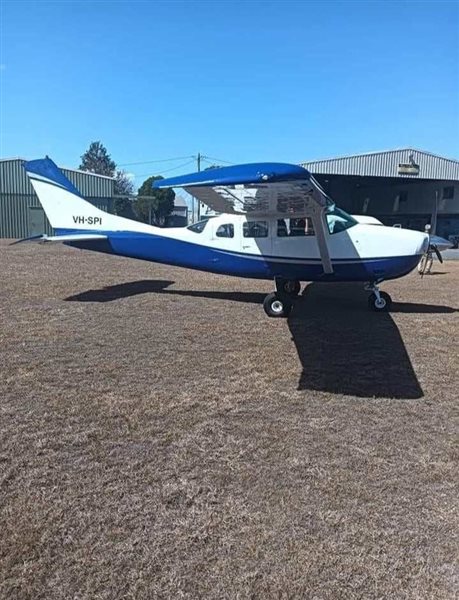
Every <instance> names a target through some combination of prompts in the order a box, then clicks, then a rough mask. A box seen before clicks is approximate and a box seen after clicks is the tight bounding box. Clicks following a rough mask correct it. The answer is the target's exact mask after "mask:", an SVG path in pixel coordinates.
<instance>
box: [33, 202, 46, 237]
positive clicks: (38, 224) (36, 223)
mask: <svg viewBox="0 0 459 600" xmlns="http://www.w3.org/2000/svg"><path fill="white" fill-rule="evenodd" d="M44 232H45V211H44V210H43V209H42V208H41V206H29V236H33V235H41V234H43V233H44Z"/></svg>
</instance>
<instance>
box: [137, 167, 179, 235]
mask: <svg viewBox="0 0 459 600" xmlns="http://www.w3.org/2000/svg"><path fill="white" fill-rule="evenodd" d="M158 179H163V177H161V176H157V177H149V178H148V179H146V180H145V181H144V182H143V183H142V185H141V186H140V188H139V192H138V197H137V198H136V200H135V205H134V210H135V212H136V214H137V216H138V218H139V220H140V221H143V222H144V223H152V224H155V225H160V226H162V225H164V222H165V219H166V217H167V216H168V215H170V214H171V212H172V211H173V210H174V198H175V192H174V190H172V189H166V190H158V189H154V188H153V182H154V181H156V180H158Z"/></svg>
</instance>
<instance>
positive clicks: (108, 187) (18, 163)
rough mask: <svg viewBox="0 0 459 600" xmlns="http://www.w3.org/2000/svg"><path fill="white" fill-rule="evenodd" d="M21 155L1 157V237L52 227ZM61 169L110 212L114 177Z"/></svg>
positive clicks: (91, 199) (94, 200) (25, 234)
mask: <svg viewBox="0 0 459 600" xmlns="http://www.w3.org/2000/svg"><path fill="white" fill-rule="evenodd" d="M23 162H24V159H22V158H11V159H0V237H2V238H23V237H28V236H32V235H39V234H41V233H47V234H52V229H51V227H50V224H49V222H48V219H47V218H46V216H45V213H44V211H43V209H42V207H41V204H40V202H39V201H38V198H37V196H36V194H35V192H34V190H33V187H32V186H31V184H30V182H29V178H28V177H27V175H26V173H25V171H24V169H23V167H22V163H23ZM62 172H63V173H64V175H65V176H66V177H68V178H69V179H70V181H71V182H72V183H73V184H74V185H75V187H76V188H77V189H78V190H79V191H80V192H81V194H82V195H83V196H84V197H85V198H86V199H87V200H89V201H90V202H92V203H93V204H95V205H96V206H97V207H98V208H100V209H101V210H105V211H108V212H111V210H112V206H113V193H114V179H112V178H111V177H105V176H104V175H95V174H94V173H87V172H85V171H78V170H74V169H62Z"/></svg>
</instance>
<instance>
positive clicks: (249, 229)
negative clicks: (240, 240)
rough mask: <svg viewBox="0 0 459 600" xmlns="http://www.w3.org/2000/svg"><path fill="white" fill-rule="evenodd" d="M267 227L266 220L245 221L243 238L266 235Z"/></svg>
mask: <svg viewBox="0 0 459 600" xmlns="http://www.w3.org/2000/svg"><path fill="white" fill-rule="evenodd" d="M268 233H269V227H268V223H267V222H266V221H245V223H244V225H243V228H242V234H243V236H244V237H245V238H263V237H268Z"/></svg>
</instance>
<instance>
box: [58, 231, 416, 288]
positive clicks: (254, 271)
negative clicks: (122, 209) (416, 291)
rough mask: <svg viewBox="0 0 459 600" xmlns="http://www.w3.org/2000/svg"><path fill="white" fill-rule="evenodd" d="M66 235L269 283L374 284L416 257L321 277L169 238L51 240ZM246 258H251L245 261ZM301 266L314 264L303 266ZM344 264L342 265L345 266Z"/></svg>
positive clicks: (84, 245) (318, 267)
mask: <svg viewBox="0 0 459 600" xmlns="http://www.w3.org/2000/svg"><path fill="white" fill-rule="evenodd" d="M72 233H101V234H104V235H107V236H108V242H107V240H103V241H104V242H106V243H104V244H98V243H94V242H90V241H87V242H67V243H66V244H67V245H69V246H73V247H76V248H80V249H85V250H95V251H99V252H112V253H113V254H119V255H121V256H128V257H131V258H138V259H141V260H148V261H152V262H158V263H163V264H167V265H174V266H179V267H186V268H189V269H197V270H200V271H209V272H212V273H219V274H222V275H234V276H237V277H249V278H253V279H273V278H274V277H284V278H286V279H297V280H299V281H318V280H320V281H374V280H377V279H381V280H382V279H396V278H397V277H403V275H406V274H407V273H409V272H410V271H412V270H413V269H414V268H415V267H416V265H417V264H418V262H419V260H420V258H421V257H420V255H409V256H393V257H383V258H369V259H362V260H358V259H356V258H355V257H354V258H349V259H342V258H340V259H337V260H334V259H332V265H333V273H332V274H330V275H325V274H324V272H323V268H322V264H321V262H320V259H315V258H312V259H308V258H307V257H304V259H297V262H295V259H294V258H291V259H288V260H289V262H283V261H285V258H284V259H281V257H275V256H259V255H247V254H244V253H242V252H233V251H231V250H221V249H218V248H212V247H211V246H205V245H199V244H193V243H192V242H186V241H183V240H178V239H175V238H169V237H165V236H161V235H156V234H150V233H137V232H130V231H113V232H109V231H82V230H81V229H79V230H75V229H58V230H56V234H57V235H64V234H72ZM251 256H252V257H251ZM305 260H311V261H314V262H312V263H310V264H307V263H306V264H305V262H304V261H305ZM346 260H347V261H348V262H346Z"/></svg>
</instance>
